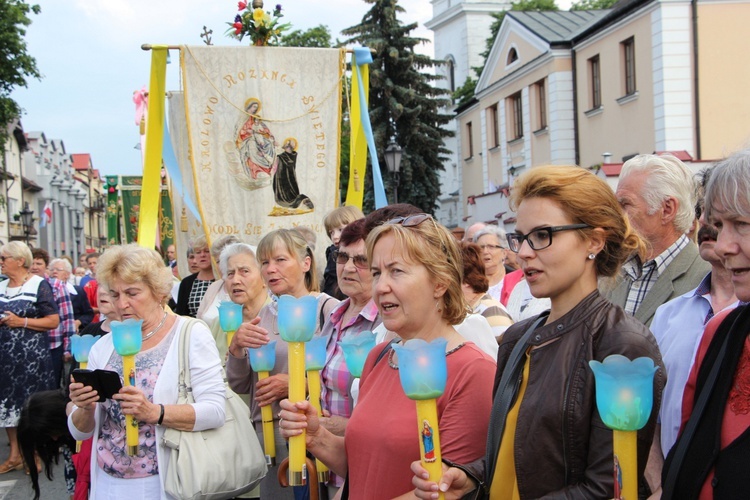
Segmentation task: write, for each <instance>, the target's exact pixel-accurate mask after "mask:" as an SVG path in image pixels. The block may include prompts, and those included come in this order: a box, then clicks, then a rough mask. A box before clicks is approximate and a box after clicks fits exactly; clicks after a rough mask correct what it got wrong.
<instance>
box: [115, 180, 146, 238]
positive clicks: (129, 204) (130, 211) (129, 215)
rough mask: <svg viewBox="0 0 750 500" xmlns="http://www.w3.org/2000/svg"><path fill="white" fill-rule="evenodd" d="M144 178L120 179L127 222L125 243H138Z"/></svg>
mask: <svg viewBox="0 0 750 500" xmlns="http://www.w3.org/2000/svg"><path fill="white" fill-rule="evenodd" d="M142 187H143V177H141V176H140V175H123V176H122V177H120V193H121V194H122V216H123V219H124V222H125V224H124V225H125V238H123V239H124V240H125V243H137V242H138V217H139V214H140V211H141V189H142Z"/></svg>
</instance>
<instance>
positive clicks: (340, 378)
mask: <svg viewBox="0 0 750 500" xmlns="http://www.w3.org/2000/svg"><path fill="white" fill-rule="evenodd" d="M333 257H334V260H335V262H336V274H337V276H338V288H339V290H341V291H342V292H343V293H344V295H346V296H347V297H348V298H347V299H345V300H344V301H342V302H341V303H340V304H339V305H338V306H336V308H335V309H334V310H333V312H332V313H331V315H330V316H329V318H328V320H327V321H326V322H325V325H323V330H322V332H321V333H320V334H321V335H322V336H324V337H326V338H328V343H327V345H326V366H325V368H323V370H322V371H321V372H320V375H321V388H322V392H321V402H322V408H323V410H324V411H325V412H327V413H326V414H327V415H329V416H328V417H326V418H323V419H321V422H322V424H323V425H324V426H325V427H326V428H327V429H328V430H329V431H331V432H332V433H334V434H336V435H337V436H343V435H344V431H345V430H346V424H347V422H348V420H349V417H351V414H352V409H353V408H354V404H353V398H352V394H351V392H350V391H351V388H352V383H353V382H354V377H352V376H351V374H350V373H349V369H348V368H347V366H346V362H345V361H344V352H343V350H342V349H341V346H340V345H339V342H340V341H341V340H343V339H345V338H346V337H348V336H350V335H354V334H357V333H359V332H363V331H373V330H374V329H375V327H377V326H378V325H379V324H380V315H379V314H378V306H377V305H376V304H375V301H373V300H372V273H371V272H370V265H369V263H368V261H367V249H366V248H365V220H364V219H359V220H356V221H354V222H352V223H351V224H348V225H347V226H344V229H343V231H341V234H340V235H339V236H338V248H337V249H336V250H334V252H333ZM342 484H343V480H342V478H338V477H336V478H333V479H332V480H331V481H330V483H329V491H328V493H329V497H331V498H332V497H333V495H332V494H333V493H335V488H337V487H340V486H341V485H342Z"/></svg>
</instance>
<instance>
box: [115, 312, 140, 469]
mask: <svg viewBox="0 0 750 500" xmlns="http://www.w3.org/2000/svg"><path fill="white" fill-rule="evenodd" d="M142 324H143V320H142V319H139V320H134V319H126V320H125V321H113V322H112V323H111V325H112V342H114V344H115V351H117V354H119V355H120V356H122V378H123V380H124V381H125V385H126V386H128V385H135V355H136V354H138V353H139V352H140V350H141V344H142V343H143V337H142V336H141V325H142ZM125 438H126V442H127V445H128V446H127V448H128V455H130V456H135V455H137V454H138V422H137V421H136V420H135V419H134V418H133V415H125Z"/></svg>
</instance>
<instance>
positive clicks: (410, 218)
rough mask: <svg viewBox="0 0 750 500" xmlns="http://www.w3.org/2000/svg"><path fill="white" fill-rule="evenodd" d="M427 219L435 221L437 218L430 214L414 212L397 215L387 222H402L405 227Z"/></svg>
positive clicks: (413, 225)
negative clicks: (412, 213) (401, 215)
mask: <svg viewBox="0 0 750 500" xmlns="http://www.w3.org/2000/svg"><path fill="white" fill-rule="evenodd" d="M426 220H431V221H434V220H435V219H433V218H432V215H430V214H414V215H407V216H406V217H396V218H395V219H391V220H389V221H388V222H386V224H401V225H402V226H404V227H415V226H418V225H420V224H421V223H423V222H424V221H426Z"/></svg>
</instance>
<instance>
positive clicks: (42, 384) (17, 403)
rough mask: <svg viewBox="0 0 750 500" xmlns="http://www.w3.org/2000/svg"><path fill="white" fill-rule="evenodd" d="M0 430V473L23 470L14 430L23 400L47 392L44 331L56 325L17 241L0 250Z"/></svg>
mask: <svg viewBox="0 0 750 500" xmlns="http://www.w3.org/2000/svg"><path fill="white" fill-rule="evenodd" d="M0 261H1V262H2V272H3V274H5V275H6V276H7V277H8V279H7V280H5V281H3V282H2V283H0V311H2V316H1V317H0V345H2V349H0V366H2V367H3V370H4V373H3V376H2V377H0V425H2V426H3V427H5V431H6V432H7V433H8V441H9V444H10V454H9V455H8V459H7V460H6V461H5V462H3V463H2V464H0V474H5V473H7V472H10V471H12V470H21V469H22V468H23V459H22V458H21V451H20V449H19V448H18V440H17V433H16V429H17V427H18V419H19V418H20V417H21V409H22V407H23V403H24V401H26V399H27V398H28V397H29V396H31V395H32V394H33V393H35V392H38V391H43V390H46V389H52V388H53V387H54V380H53V378H54V377H53V374H52V359H51V358H50V352H49V343H48V341H47V331H48V330H51V329H52V328H56V327H57V325H58V324H59V323H60V317H59V315H58V311H57V304H56V303H55V299H54V297H53V294H52V288H51V287H50V285H49V283H47V281H46V280H44V279H43V278H40V277H39V276H36V275H33V274H31V273H30V272H29V268H30V267H31V262H32V256H31V250H29V247H28V246H26V245H25V244H24V243H22V242H20V241H11V242H10V243H8V244H6V245H3V246H2V247H1V248H0Z"/></svg>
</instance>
